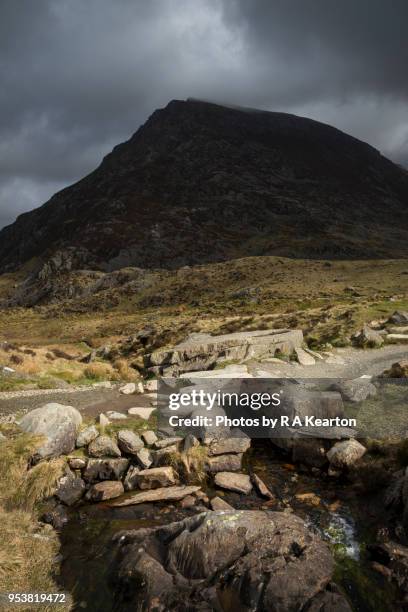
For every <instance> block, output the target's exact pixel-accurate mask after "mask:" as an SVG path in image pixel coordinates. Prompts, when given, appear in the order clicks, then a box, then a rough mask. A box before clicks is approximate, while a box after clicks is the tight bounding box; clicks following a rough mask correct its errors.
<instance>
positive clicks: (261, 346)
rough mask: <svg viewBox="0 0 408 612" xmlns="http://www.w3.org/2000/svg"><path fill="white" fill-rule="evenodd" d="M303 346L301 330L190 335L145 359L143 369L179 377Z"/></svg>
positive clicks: (288, 351)
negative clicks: (219, 365)
mask: <svg viewBox="0 0 408 612" xmlns="http://www.w3.org/2000/svg"><path fill="white" fill-rule="evenodd" d="M302 342H303V333H302V331H301V330H287V329H275V330H271V329H269V330H259V331H251V332H237V333H234V334H225V335H222V336H210V335H209V334H192V335H191V336H190V337H189V338H187V340H185V341H184V342H182V343H180V344H178V345H177V346H175V347H174V348H173V349H171V350H160V351H155V352H153V353H151V354H150V355H147V356H146V360H145V365H146V367H147V368H149V369H150V370H151V371H152V372H155V373H156V374H164V375H166V376H178V375H179V374H180V373H183V372H193V371H195V370H207V369H209V368H211V367H213V366H214V365H215V364H216V363H217V362H218V363H220V362H223V361H230V360H242V359H249V358H251V357H253V358H257V359H262V358H267V357H273V356H274V355H275V353H280V354H285V355H289V354H290V353H291V352H292V351H293V350H294V349H295V348H296V347H299V346H301V344H302ZM214 375H216V372H214ZM220 376H222V371H220Z"/></svg>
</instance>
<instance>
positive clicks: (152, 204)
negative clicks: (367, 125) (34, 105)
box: [0, 100, 408, 272]
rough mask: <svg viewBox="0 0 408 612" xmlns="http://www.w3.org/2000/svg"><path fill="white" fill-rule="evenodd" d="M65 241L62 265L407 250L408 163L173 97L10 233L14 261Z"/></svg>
mask: <svg viewBox="0 0 408 612" xmlns="http://www.w3.org/2000/svg"><path fill="white" fill-rule="evenodd" d="M55 253H57V257H56V258H54V264H53V265H54V267H56V268H59V269H62V270H64V269H65V270H68V269H72V268H73V269H80V268H87V269H90V268H93V269H105V270H112V269H118V268H122V267H125V266H128V265H132V266H140V267H142V268H177V267H180V266H183V265H186V264H187V265H192V264H197V263H208V262H214V261H223V260H229V259H234V258H237V257H245V256H252V255H284V256H288V257H302V258H317V257H318V258H329V259H333V258H340V259H345V258H350V259H353V258H354V259H356V258H363V259H369V258H377V257H393V258H395V257H404V256H407V255H408V174H407V173H406V172H405V171H404V170H402V169H401V168H399V167H398V166H396V165H395V164H393V163H392V162H390V161H389V160H387V159H385V158H384V157H382V156H381V155H380V153H379V152H378V151H376V150H375V149H374V148H372V147H371V146H369V145H367V144H365V143H363V142H360V141H359V140H357V139H355V138H352V137H351V136H348V135H346V134H344V133H342V132H341V131H339V130H337V129H335V128H332V127H330V126H327V125H324V124H322V123H319V122H316V121H312V120H309V119H304V118H301V117H296V116H293V115H288V114H284V113H269V112H261V111H254V110H246V109H236V108H229V107H223V106H218V105H215V104H210V103H206V102H200V101H194V100H187V101H185V102H184V101H172V102H170V103H169V104H168V105H167V106H166V108H164V109H161V110H157V111H156V112H154V113H153V115H152V116H151V117H150V118H149V120H148V121H147V122H146V123H145V124H144V125H143V126H142V127H141V128H140V129H139V130H138V131H137V132H136V134H135V135H134V136H132V138H131V139H130V140H128V141H127V142H125V143H123V144H120V145H118V146H117V147H115V148H114V150H113V151H112V153H110V154H109V155H107V156H106V157H105V159H104V160H103V162H102V164H101V165H100V166H99V168H97V169H96V170H95V171H94V172H92V173H91V174H90V175H88V176H87V177H85V178H84V179H82V180H81V181H79V182H78V183H76V184H75V185H72V186H71V187H68V188H66V189H64V190H62V191H61V192H59V193H57V194H56V195H54V196H53V197H52V198H51V200H50V201H49V202H47V203H46V204H44V205H43V206H42V207H40V208H38V209H36V210H34V211H32V212H29V213H25V214H24V215H21V216H20V217H19V218H18V219H17V221H16V222H15V223H14V224H12V225H10V226H8V227H6V228H4V229H3V230H2V231H1V232H0V262H1V265H0V270H1V271H3V272H4V271H6V270H14V269H16V268H17V267H18V266H19V265H20V264H21V263H24V262H26V261H28V260H29V259H31V258H33V257H40V258H41V259H42V260H43V261H44V260H47V259H48V258H49V257H50V256H51V255H55ZM55 262H56V263H55Z"/></svg>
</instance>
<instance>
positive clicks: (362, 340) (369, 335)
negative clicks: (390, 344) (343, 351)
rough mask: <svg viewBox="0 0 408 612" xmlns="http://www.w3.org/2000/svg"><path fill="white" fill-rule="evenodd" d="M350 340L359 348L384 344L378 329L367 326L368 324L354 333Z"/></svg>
mask: <svg viewBox="0 0 408 612" xmlns="http://www.w3.org/2000/svg"><path fill="white" fill-rule="evenodd" d="M352 341H353V344H354V345H355V346H359V347H360V348H375V347H380V346H382V345H383V344H384V338H383V337H382V335H381V334H380V333H379V332H378V331H375V330H374V329H371V328H370V327H368V325H364V327H363V329H361V330H360V331H359V332H357V333H356V334H354V335H353V337H352Z"/></svg>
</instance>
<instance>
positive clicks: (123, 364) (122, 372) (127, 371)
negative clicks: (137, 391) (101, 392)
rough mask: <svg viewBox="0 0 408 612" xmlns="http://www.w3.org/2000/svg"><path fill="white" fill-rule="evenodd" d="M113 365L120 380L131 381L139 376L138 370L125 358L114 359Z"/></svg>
mask: <svg viewBox="0 0 408 612" xmlns="http://www.w3.org/2000/svg"><path fill="white" fill-rule="evenodd" d="M113 367H114V368H115V370H117V371H118V374H119V376H120V379H121V380H126V381H127V382H133V381H135V380H137V379H138V378H139V374H138V372H136V370H134V369H133V368H131V367H130V365H129V364H128V362H127V361H126V359H116V360H115V361H114V363H113Z"/></svg>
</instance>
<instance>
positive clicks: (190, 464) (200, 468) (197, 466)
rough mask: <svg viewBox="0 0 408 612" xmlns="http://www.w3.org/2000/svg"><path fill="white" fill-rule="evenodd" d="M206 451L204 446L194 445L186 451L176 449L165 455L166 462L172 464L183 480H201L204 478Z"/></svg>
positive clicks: (205, 474) (205, 475)
mask: <svg viewBox="0 0 408 612" xmlns="http://www.w3.org/2000/svg"><path fill="white" fill-rule="evenodd" d="M207 459H208V451H207V448H206V447H205V446H201V445H200V446H194V447H192V448H189V449H188V451H186V452H183V451H176V452H174V453H170V454H169V455H167V457H166V462H168V463H169V464H170V465H172V466H173V468H174V469H175V470H176V472H178V473H179V474H180V475H181V476H182V477H183V480H185V481H188V482H203V481H204V480H206V477H207V473H206V464H207Z"/></svg>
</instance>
